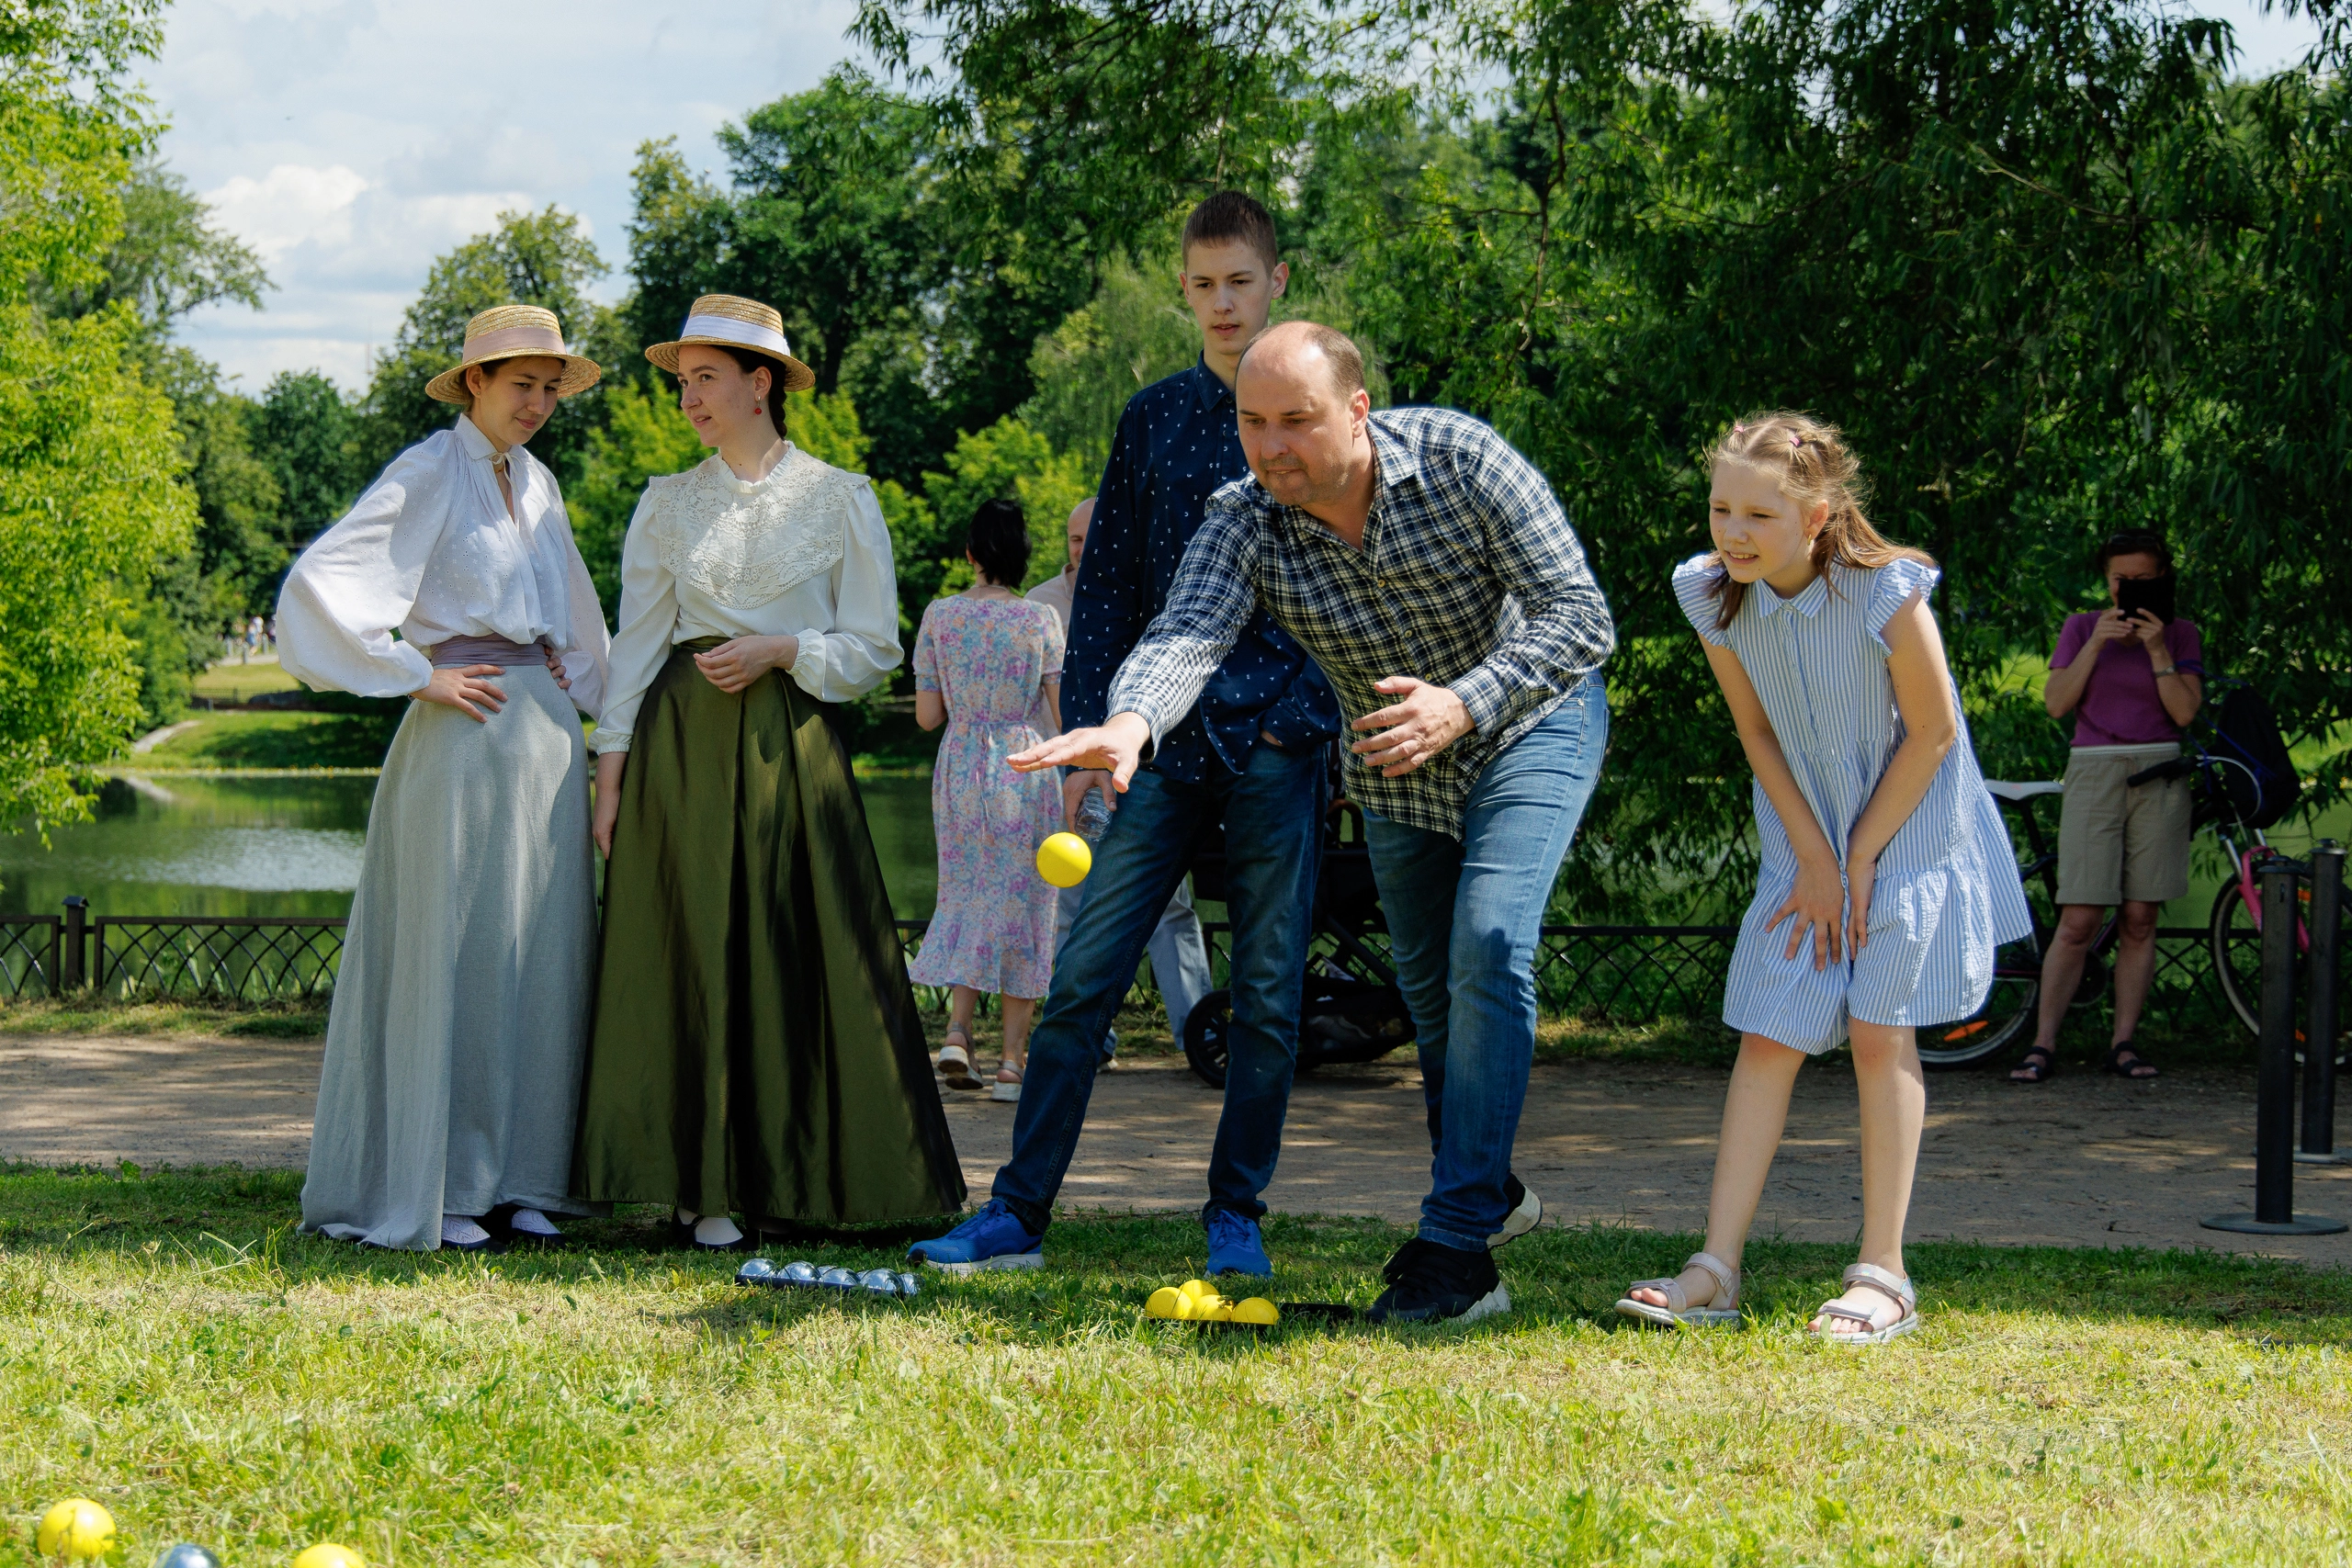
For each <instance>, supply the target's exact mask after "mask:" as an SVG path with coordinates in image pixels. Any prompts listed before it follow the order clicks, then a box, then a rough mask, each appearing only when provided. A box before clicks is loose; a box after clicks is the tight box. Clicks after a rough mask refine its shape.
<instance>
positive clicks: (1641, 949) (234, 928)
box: [0, 900, 2231, 1030]
mask: <svg viewBox="0 0 2352 1568" xmlns="http://www.w3.org/2000/svg"><path fill="white" fill-rule="evenodd" d="M78 902H79V901H78V900H76V901H73V904H78ZM84 914H85V909H77V908H74V907H73V906H72V904H69V907H68V908H67V910H66V912H65V914H64V915H63V916H58V915H0V995H5V996H10V997H28V996H54V995H58V994H61V993H62V992H65V991H70V990H74V989H76V988H78V987H81V986H83V985H85V984H86V985H88V986H90V987H94V988H96V990H97V991H99V992H100V993H101V994H104V995H107V996H111V997H117V998H124V999H133V998H187V999H209V1000H220V1001H240V1002H266V1001H301V1000H311V999H318V998H325V997H327V996H329V995H331V994H332V993H333V991H334V976H335V970H336V966H337V964H339V962H340V960H341V959H342V956H343V934H344V922H343V921H342V920H340V919H316V918H301V919H298V918H291V917H288V918H275V917H266V916H100V917H97V918H96V919H84V918H83V915H84ZM927 923H928V922H926V921H923V920H900V921H899V940H900V942H902V943H904V944H905V947H906V951H907V953H908V955H909V956H910V957H911V956H913V955H914V953H917V952H919V951H920V950H921V948H922V935H923V930H924V927H925V925H926V924H927ZM1202 930H1203V931H1204V934H1205V936H1206V938H1207V942H1208V948H1209V962H1210V967H1211V970H1212V972H1213V973H1214V975H1215V976H1216V981H1217V984H1219V985H1223V984H1224V983H1225V978H1226V975H1227V968H1228V957H1229V953H1230V949H1231V944H1232V940H1233V932H1232V927H1231V926H1230V925H1228V924H1227V923H1226V922H1223V921H1208V922H1204V924H1203V927H1202ZM1737 934H1738V928H1736V927H1735V926H1545V927H1544V932H1543V939H1542V944H1541V946H1540V947H1539V949H1538V951H1537V954H1536V960H1535V988H1536V996H1537V998H1538V1000H1539V1003H1540V1005H1541V1006H1542V1008H1543V1010H1544V1011H1545V1012H1546V1013H1548V1014H1551V1015H1553V1016H1555V1017H1575V1018H1582V1019H1586V1020H1589V1021H1594V1022H1604V1023H1621V1024H1622V1023H1645V1022H1650V1021H1655V1020H1657V1019H1661V1018H1673V1017H1681V1018H1694V1019H1709V1018H1713V1017H1714V1016H1716V1012H1717V1009H1718V1008H1719V1007H1720V1005H1721V1003H1722V999H1723V987H1724V972H1725V970H1726V969H1727V968H1728V967H1729V965H1730V963H1731V953H1732V944H1733V942H1734V941H1735V940H1736V937H1737ZM1365 944H1366V945H1367V946H1368V947H1370V948H1371V949H1373V951H1374V952H1375V953H1381V954H1382V955H1383V956H1384V957H1385V954H1386V948H1387V938H1386V937H1385V936H1384V935H1381V934H1379V933H1377V932H1375V933H1374V934H1372V935H1371V936H1369V937H1368V938H1366V939H1365ZM1328 945H1329V944H1328V942H1318V944H1317V948H1318V951H1317V953H1316V954H1315V956H1316V957H1317V958H1320V957H1324V956H1328V955H1329V954H1328V953H1325V952H1324V951H1322V950H1323V949H1324V948H1327V947H1328ZM918 990H919V993H920V996H921V999H922V1004H923V1005H924V1006H925V1007H927V1008H932V1009H934V1010H935V1009H939V1008H943V1007H944V1006H945V1005H946V994H945V992H944V990H943V989H939V988H936V987H918ZM1129 999H1130V1000H1131V1001H1134V1002H1137V1003H1146V1004H1148V1003H1150V1002H1151V1001H1153V1000H1154V999H1155V992H1154V990H1153V988H1152V985H1151V980H1150V971H1149V969H1148V967H1146V968H1144V969H1142V970H1140V971H1139V972H1138V973H1137V976H1136V985H1135V988H1134V990H1133V991H1131V992H1130V993H1129ZM2149 1011H2150V1013H2151V1015H2152V1016H2153V1017H2154V1019H2155V1020H2157V1021H2161V1022H2162V1023H2164V1024H2165V1025H2166V1026H2168V1027H2170V1028H2172V1029H2174V1030H2182V1029H2189V1028H2207V1027H2218V1026H2222V1025H2225V1024H2229V1023H2230V1022H2231V1015H2230V1011H2229V1004H2228V1001H2227V999H2226V998H2224V997H2223V996H2222V991H2221V987H2220V985H2219V984H2218V982H2217V981H2216V979H2215V976H2214V974H2213V965H2212V960H2211V953H2210V948H2209V945H2208V942H2207V937H2206V933H2205V932H2204V931H2201V930H2199V929H2197V928H2195V927H2190V926H2175V927H2166V928H2165V930H2163V931H2159V932H2158V933H2157V942H2156V980H2155V987H2154V992H2153V993H2152V994H2151V996H2150V998H2149Z"/></svg>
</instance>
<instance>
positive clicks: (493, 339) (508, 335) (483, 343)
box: [466, 327, 564, 359]
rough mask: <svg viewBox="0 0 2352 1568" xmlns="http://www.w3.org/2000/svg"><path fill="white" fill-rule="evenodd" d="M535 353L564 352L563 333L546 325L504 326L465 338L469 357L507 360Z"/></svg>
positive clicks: (557, 353) (559, 353)
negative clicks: (490, 331) (492, 331)
mask: <svg viewBox="0 0 2352 1568" xmlns="http://www.w3.org/2000/svg"><path fill="white" fill-rule="evenodd" d="M534 352H536V353H538V354H545V355H562V354H563V352H564V347H563V334H562V333H559V332H555V331H553V330H551V329H549V328H547V327H504V328H502V329H501V330H499V331H497V332H494V333H482V334H481V336H480V337H473V338H468V339H467V340H466V356H467V357H468V358H469V359H490V358H500V359H504V358H509V357H512V356H513V355H518V354H529V353H534Z"/></svg>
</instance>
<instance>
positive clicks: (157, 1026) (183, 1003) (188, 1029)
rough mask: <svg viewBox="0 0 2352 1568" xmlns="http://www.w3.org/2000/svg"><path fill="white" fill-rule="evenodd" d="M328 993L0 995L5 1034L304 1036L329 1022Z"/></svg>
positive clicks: (1, 1027) (317, 1032)
mask: <svg viewBox="0 0 2352 1568" xmlns="http://www.w3.org/2000/svg"><path fill="white" fill-rule="evenodd" d="M327 1000H328V998H324V997H319V998H314V999H312V1000H311V1001H308V1002H234V1001H225V1000H220V999H218V998H188V999H186V1000H181V999H173V998H165V999H162V1000H132V1001H125V1000H121V999H119V998H115V997H112V996H109V995H107V993H105V992H102V991H96V990H84V991H79V992H75V993H74V994H72V995H68V996H63V997H25V998H11V999H5V1000H0V1039H5V1038H6V1037H7V1036H9V1035H19V1036H22V1035H48V1034H140V1035H159V1034H164V1035H168V1034H222V1035H232V1036H243V1037H259V1038H262V1039H268V1040H304V1039H311V1038H314V1037H316V1036H319V1035H322V1034H324V1033H325V1032H326V1028H327Z"/></svg>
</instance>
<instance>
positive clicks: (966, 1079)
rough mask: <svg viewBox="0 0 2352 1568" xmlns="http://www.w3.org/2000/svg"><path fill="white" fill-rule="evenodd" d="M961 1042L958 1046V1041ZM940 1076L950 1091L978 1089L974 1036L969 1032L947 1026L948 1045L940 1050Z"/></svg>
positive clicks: (952, 1025)
mask: <svg viewBox="0 0 2352 1568" xmlns="http://www.w3.org/2000/svg"><path fill="white" fill-rule="evenodd" d="M958 1040H961V1041H962V1042H963V1043H962V1044H960V1045H958V1044H957V1043H956V1041H958ZM938 1065H939V1076H940V1077H941V1078H942V1079H943V1080H944V1081H945V1083H946V1085H947V1087H948V1088H949V1089H978V1088H980V1087H981V1084H980V1079H979V1076H978V1074H976V1073H975V1072H973V1071H972V1036H971V1033H970V1032H969V1031H967V1030H964V1029H959V1028H957V1027H956V1025H954V1024H950V1025H948V1026H947V1043H946V1044H944V1045H942V1046H941V1047H940V1048H939V1057H938Z"/></svg>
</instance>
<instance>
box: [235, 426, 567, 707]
mask: <svg viewBox="0 0 2352 1568" xmlns="http://www.w3.org/2000/svg"><path fill="white" fill-rule="evenodd" d="M497 450H498V449H497V448H496V447H494V446H492V445H491V444H490V438H489V437H488V436H486V435H484V434H482V433H481V431H479V430H477V429H475V428H474V423H473V421H472V420H470V419H469V418H467V417H465V416H464V415H462V414H461V415H459V416H458V423H456V424H455V425H454V426H452V427H451V428H450V429H447V430H444V431H439V432H436V433H435V434H432V435H429V436H427V437H425V438H424V440H423V441H420V442H418V443H417V444H416V445H415V446H412V447H410V448H409V449H408V450H407V451H405V452H403V453H401V455H400V456H399V457H395V458H393V459H392V463H391V466H390V468H386V469H385V470H384V471H383V473H382V474H380V475H379V476H378V477H377V479H376V482H375V483H374V484H372V485H369V486H368V491H367V493H366V494H365V495H362V496H361V497H360V498H359V500H358V501H357V502H356V503H355V504H354V505H353V506H352V508H351V510H350V512H348V513H345V516H344V518H343V521H341V522H340V523H337V524H336V525H334V527H332V528H329V529H328V530H327V531H326V532H325V533H323V534H322V535H320V536H318V537H317V538H316V539H314V540H312V541H311V547H310V548H308V549H306V550H304V551H303V552H302V554H301V556H300V558H299V559H297V560H296V561H295V563H294V568H293V570H291V571H289V572H288V573H287V575H286V586H285V587H284V588H282V589H280V590H279V591H278V595H277V655H278V660H279V661H280V662H281V663H282V664H283V665H284V666H285V669H286V672H287V673H288V674H289V675H291V676H293V677H294V678H295V679H296V680H298V681H300V682H303V683H304V684H305V685H308V686H311V687H312V688H314V689H317V690H322V691H337V692H352V693H356V694H358V695H360V696H363V697H398V696H406V695H408V694H410V693H413V692H415V691H417V690H419V689H420V688H422V687H423V686H424V683H425V682H428V681H430V680H432V679H433V660H432V659H431V657H430V650H431V649H433V648H434V647H435V646H436V645H438V644H439V643H441V642H443V641H445V640H447V638H449V637H504V638H506V639H507V640H508V641H510V642H537V641H538V640H539V639H540V638H542V637H544V638H546V639H547V641H548V643H549V645H551V646H552V647H553V648H554V649H555V650H556V651H557V652H558V653H560V654H561V655H562V656H563V672H564V675H565V678H566V679H568V680H569V681H570V682H571V691H570V693H569V695H570V696H571V700H572V703H573V704H574V705H576V706H578V707H579V708H580V710H581V711H582V713H585V714H587V715H589V716H591V717H594V716H595V715H596V714H597V713H598V712H599V711H600V710H601V709H602V708H603V706H604V701H605V667H606V664H607V661H608V658H609V654H610V649H611V646H612V645H611V639H610V637H608V636H607V635H606V633H605V615H604V610H603V608H602V607H601V606H600V605H599V604H597V602H596V586H595V584H594V582H592V581H590V580H589V577H588V567H587V564H586V563H585V562H583V561H582V559H581V558H580V547H579V546H578V545H576V544H574V543H573V542H572V537H571V519H570V518H569V517H568V516H566V515H565V513H564V510H563V496H562V494H561V492H560V491H558V490H557V488H556V482H555V476H554V475H553V474H551V473H549V472H548V470H547V468H546V466H545V465H544V464H542V463H540V462H538V461H537V459H536V458H534V457H532V456H531V455H530V454H529V453H528V452H526V451H525V450H524V449H523V448H522V447H520V446H514V447H509V448H508V449H507V461H506V479H507V483H508V484H509V485H511V486H512V487H513V489H514V491H515V513H514V515H513V516H512V517H510V516H508V515H507V512H506V500H505V498H504V497H503V496H502V495H500V494H499V493H498V476H497V474H496V473H494V472H493V471H492V468H491V458H492V457H494V456H496V455H497ZM395 631H397V632H399V633H400V639H399V640H398V641H394V640H393V637H392V633H393V632H395Z"/></svg>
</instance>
